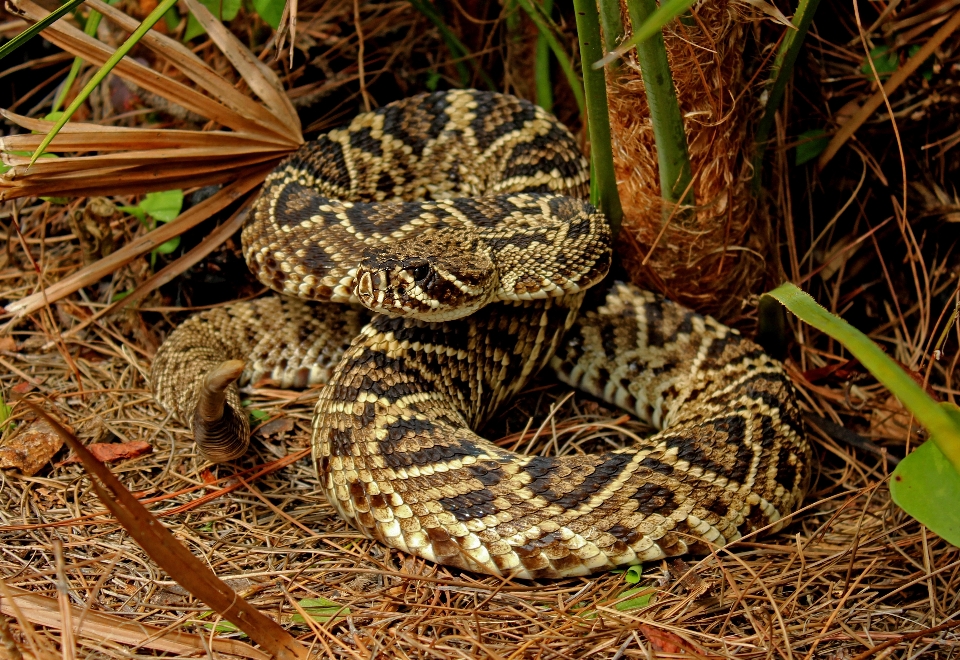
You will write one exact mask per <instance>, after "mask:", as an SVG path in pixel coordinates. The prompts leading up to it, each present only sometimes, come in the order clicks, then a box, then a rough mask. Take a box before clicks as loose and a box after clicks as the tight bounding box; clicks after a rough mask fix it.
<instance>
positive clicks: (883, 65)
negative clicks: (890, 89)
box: [860, 46, 900, 78]
mask: <svg viewBox="0 0 960 660" xmlns="http://www.w3.org/2000/svg"><path fill="white" fill-rule="evenodd" d="M870 59H871V60H873V66H874V67H876V69H877V75H879V76H880V77H881V78H885V77H887V76H889V75H890V74H891V73H893V72H894V71H896V70H897V67H898V66H899V65H900V57H899V56H898V55H897V51H895V50H893V49H892V48H890V46H876V47H875V48H871V49H870ZM860 73H862V74H864V75H866V76H869V77H871V78H873V69H872V68H870V60H868V59H867V58H864V59H863V65H861V67H860Z"/></svg>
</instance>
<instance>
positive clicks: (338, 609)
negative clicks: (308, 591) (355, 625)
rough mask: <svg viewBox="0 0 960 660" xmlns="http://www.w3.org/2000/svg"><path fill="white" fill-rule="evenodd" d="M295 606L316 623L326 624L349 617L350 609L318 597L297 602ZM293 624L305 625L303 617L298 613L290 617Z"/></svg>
mask: <svg viewBox="0 0 960 660" xmlns="http://www.w3.org/2000/svg"><path fill="white" fill-rule="evenodd" d="M297 604H298V605H300V607H302V608H303V611H304V612H306V613H307V616H309V617H310V618H311V619H313V620H314V621H316V622H317V623H328V622H329V621H331V620H334V619H335V620H337V621H339V620H341V619H344V618H346V617H348V616H350V608H349V607H346V606H344V605H338V604H337V603H335V602H333V601H332V600H327V599H326V598H323V597H320V596H318V597H317V598H304V599H303V600H300V601H297ZM290 621H291V622H293V623H300V624H304V623H306V620H305V619H304V618H303V615H302V614H300V613H299V612H298V613H296V614H294V615H293V616H291V617H290Z"/></svg>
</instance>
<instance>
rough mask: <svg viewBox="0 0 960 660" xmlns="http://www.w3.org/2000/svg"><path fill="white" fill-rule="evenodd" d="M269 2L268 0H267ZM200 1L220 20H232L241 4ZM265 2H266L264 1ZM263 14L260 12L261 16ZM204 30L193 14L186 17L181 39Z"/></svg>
mask: <svg viewBox="0 0 960 660" xmlns="http://www.w3.org/2000/svg"><path fill="white" fill-rule="evenodd" d="M268 2H269V0H268ZM200 3H201V4H203V6H204V7H206V8H207V9H209V10H210V13H211V14H213V15H214V16H216V17H217V18H219V19H220V21H221V22H226V21H232V20H233V19H234V18H236V17H237V13H238V12H239V11H240V5H241V4H242V3H241V1H240V0H200ZM264 4H267V3H264ZM280 11H281V13H282V12H283V7H281V8H280ZM262 16H263V14H261V17H262ZM279 23H280V19H279V18H278V19H277V24H278V25H279ZM206 32H207V31H206V30H204V29H203V26H202V25H200V21H198V20H197V19H196V18H195V17H194V15H193V14H190V16H189V17H188V18H187V29H186V31H185V32H184V33H183V40H184V41H185V42H186V41H190V40H191V39H193V38H195V37H199V36H200V35H201V34H206Z"/></svg>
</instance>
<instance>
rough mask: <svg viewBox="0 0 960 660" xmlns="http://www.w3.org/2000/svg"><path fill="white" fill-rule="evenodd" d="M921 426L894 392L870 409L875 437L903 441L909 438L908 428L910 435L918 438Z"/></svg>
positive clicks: (872, 433) (872, 434)
mask: <svg viewBox="0 0 960 660" xmlns="http://www.w3.org/2000/svg"><path fill="white" fill-rule="evenodd" d="M911 422H912V423H911ZM920 428H921V427H920V425H919V423H918V422H917V420H916V419H915V418H914V417H913V415H911V414H910V411H909V410H907V409H906V408H904V407H903V404H902V403H900V399H898V398H897V397H895V396H893V395H892V394H891V395H890V396H889V397H887V399H886V401H884V402H883V403H881V404H880V405H877V406H875V407H874V408H873V409H872V410H871V411H870V435H871V436H873V437H875V438H890V439H892V440H901V441H903V440H906V438H907V429H910V437H911V438H912V439H917V438H918V437H919V435H918V434H919V431H920Z"/></svg>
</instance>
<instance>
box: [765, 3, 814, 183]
mask: <svg viewBox="0 0 960 660" xmlns="http://www.w3.org/2000/svg"><path fill="white" fill-rule="evenodd" d="M819 4H820V0H800V3H799V4H798V5H797V11H796V13H795V14H794V15H793V25H794V27H796V28H797V29H796V30H787V33H786V34H785V35H783V41H782V42H780V48H778V49H777V57H776V59H774V61H773V66H772V67H771V69H770V78H769V82H770V87H769V93H768V95H767V105H766V107H765V108H764V111H763V116H762V117H761V118H760V122H759V123H758V124H757V132H756V134H755V136H754V145H755V149H754V158H753V173H754V174H753V184H754V189H759V187H760V183H761V176H762V174H763V169H762V165H763V152H764V151H765V150H766V148H767V140H768V139H769V138H770V131H771V130H772V129H773V120H774V118H775V117H776V114H777V108H779V107H780V101H782V100H783V93H784V91H785V90H786V89H787V82H788V81H789V80H790V74H791V73H793V65H794V64H796V61H797V56H798V55H799V54H800V47H801V46H803V40H804V39H805V38H806V36H807V31H808V30H809V29H810V24H811V23H813V16H814V14H816V13H817V6H818V5H819Z"/></svg>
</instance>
